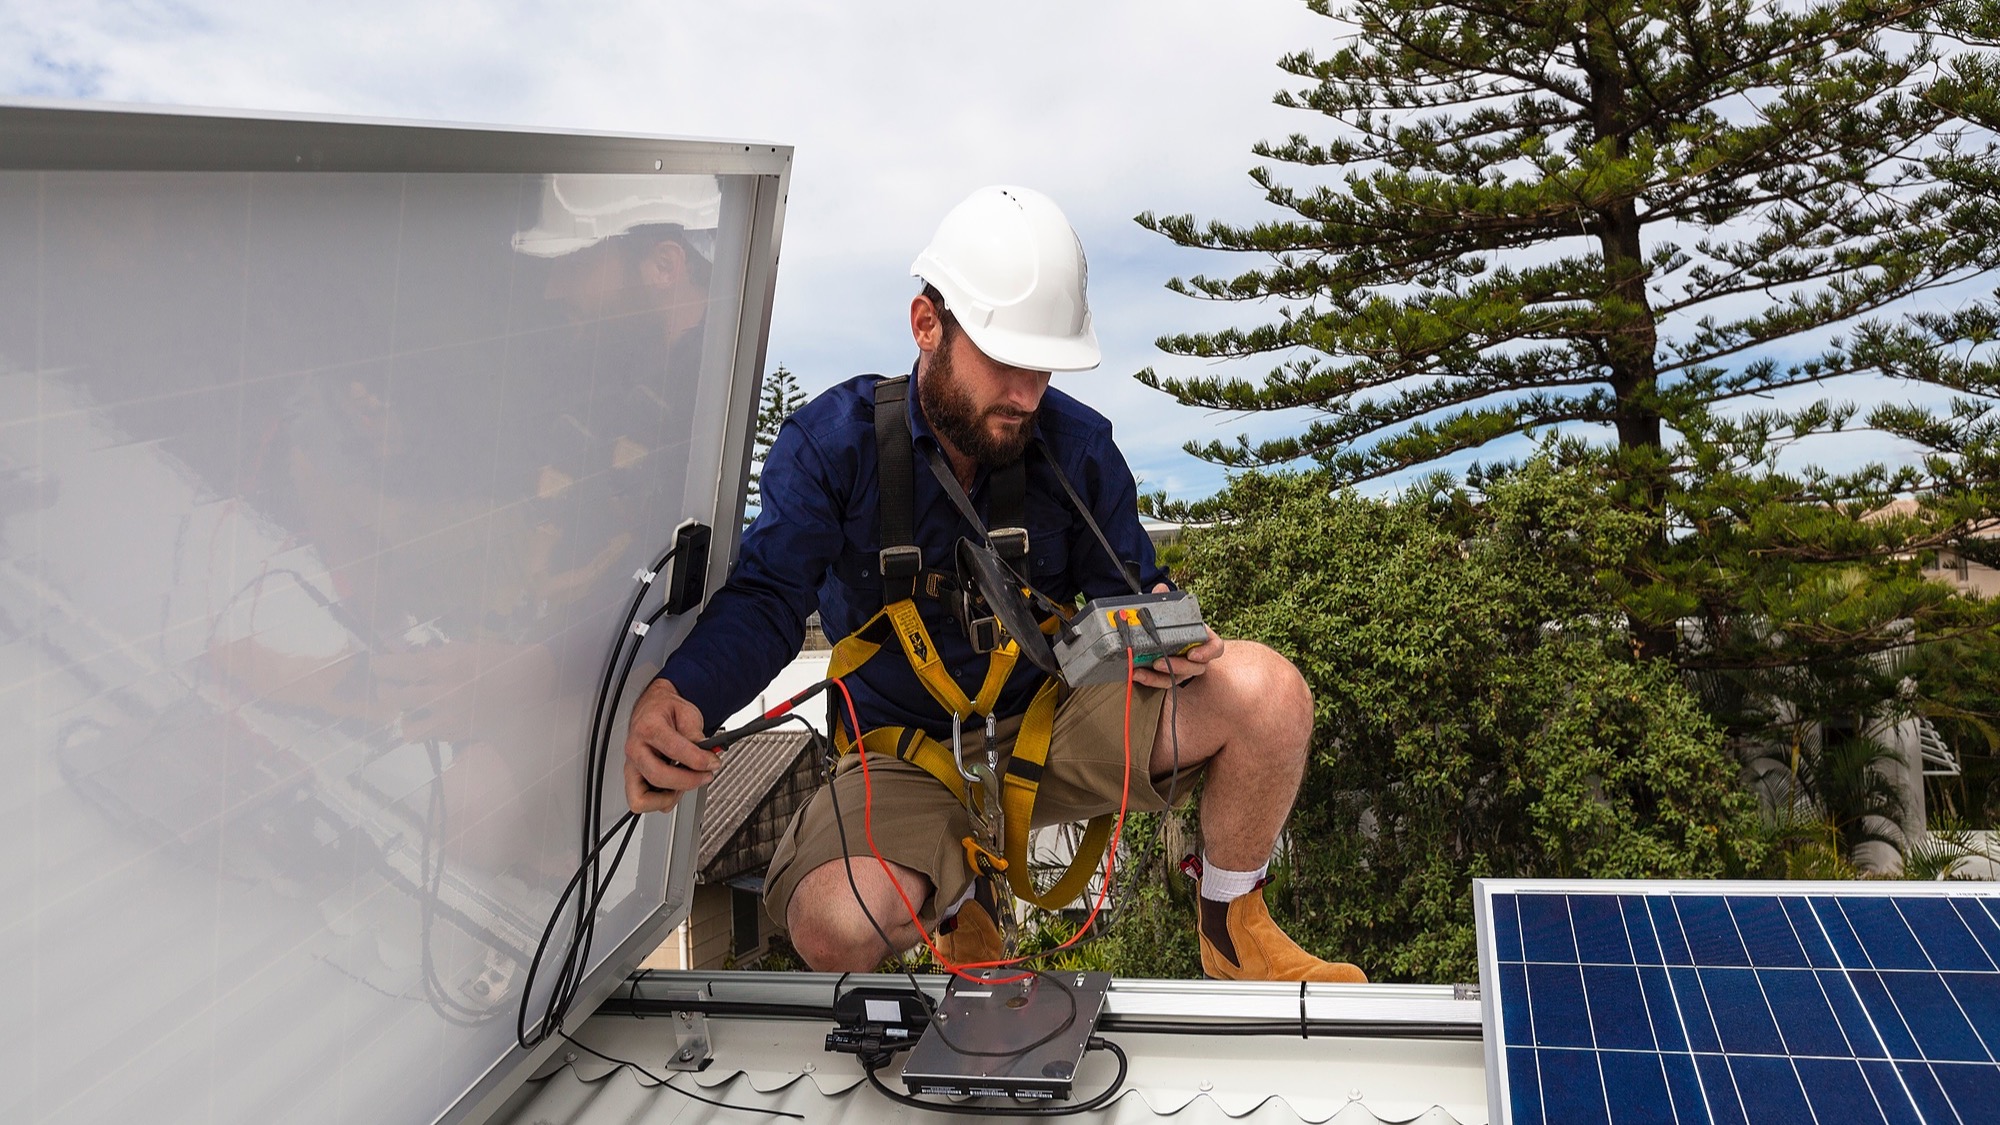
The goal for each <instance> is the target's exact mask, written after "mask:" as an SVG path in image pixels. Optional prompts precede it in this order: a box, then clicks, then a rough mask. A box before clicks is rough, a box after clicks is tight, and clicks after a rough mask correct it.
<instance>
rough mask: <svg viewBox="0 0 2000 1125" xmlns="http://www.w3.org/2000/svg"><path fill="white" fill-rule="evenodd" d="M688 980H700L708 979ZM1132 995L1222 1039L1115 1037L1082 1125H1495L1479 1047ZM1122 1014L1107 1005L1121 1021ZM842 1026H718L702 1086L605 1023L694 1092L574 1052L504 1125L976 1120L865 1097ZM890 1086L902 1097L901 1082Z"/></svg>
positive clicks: (1355, 1000) (612, 1035)
mask: <svg viewBox="0 0 2000 1125" xmlns="http://www.w3.org/2000/svg"><path fill="white" fill-rule="evenodd" d="M674 976H676V977H678V978H679V979H681V980H695V979H700V977H699V975H697V974H675V975H674ZM713 976H716V977H724V976H728V975H725V974H714V975H713ZM733 976H735V977H737V978H741V977H743V976H745V975H744V974H735V975H733ZM662 979H665V978H662ZM832 979H833V978H832V977H827V978H825V982H822V983H819V984H818V985H817V987H819V988H822V989H826V988H828V984H829V983H830V982H831V981H832ZM893 979H895V978H884V982H885V983H886V982H888V981H891V980H893ZM1118 984H1119V986H1123V988H1124V989H1125V992H1126V996H1125V1000H1124V1001H1123V1002H1122V1007H1123V1008H1124V1010H1125V1012H1126V1014H1135V1013H1136V1014H1140V1015H1145V1014H1150V1013H1153V1012H1155V1011H1158V1010H1160V1009H1162V1008H1169V1007H1177V1008H1178V1009H1179V1010H1181V1011H1184V1012H1185V1011H1191V1010H1199V1009H1204V1008H1208V1009H1213V1010H1214V1011H1215V1012H1216V1013H1217V1015H1216V1016H1214V1017H1213V1018H1216V1019H1217V1020H1218V1022H1217V1024H1216V1032H1215V1033H1212V1034H1160V1033H1152V1032H1143V1033H1142V1032H1132V1031H1116V1030H1109V1029H1107V1030H1105V1031H1103V1032H1102V1034H1103V1035H1104V1037H1105V1038H1108V1039H1111V1040H1113V1041H1115V1042H1117V1043H1118V1044H1119V1045H1120V1046H1121V1047H1123V1048H1124V1049H1125V1051H1126V1053H1127V1054H1128V1055H1129V1056H1130V1058H1131V1070H1130V1073H1129V1074H1128V1075H1127V1077H1126V1081H1125V1086H1124V1092H1123V1093H1122V1094H1120V1095H1118V1096H1117V1098H1116V1099H1115V1100H1113V1101H1112V1102H1111V1103H1110V1104H1109V1105H1106V1106H1105V1107H1103V1108H1102V1109H1099V1110H1095V1111H1092V1112H1090V1113H1086V1114H1080V1115H1078V1118H1079V1119H1082V1120H1089V1121H1094V1122H1142V1121H1151V1120H1153V1119H1154V1118H1158V1117H1172V1118H1174V1119H1175V1120H1176V1121H1186V1122H1205V1121H1218V1122H1219V1121H1252V1122H1274V1123H1290V1122H1310V1123H1312V1125H1322V1123H1326V1122H1336V1123H1338V1125H1374V1123H1377V1122H1398V1123H1400V1122H1422V1123H1424V1125H1484V1123H1485V1122H1486V1120H1487V1114H1486V1078H1485V1062H1484V1049H1483V1047H1482V1046H1481V1044H1480V1042H1479V1040H1478V1039H1476V1038H1459V1039H1431V1038H1414V1037H1412V1038H1378V1037H1364V1036H1321V1035H1315V1036H1314V1037H1313V1038H1310V1039H1301V1038H1299V1037H1298V1036H1296V1035H1238V1034H1229V1033H1227V1028H1228V1021H1227V1017H1228V1016H1229V1015H1230V1014H1232V1013H1238V1014H1240V1013H1246V1012H1247V1013H1250V1014H1253V1015H1254V1014H1257V1013H1259V1012H1261V1011H1262V1010H1263V1009H1264V1008H1266V1007H1272V1008H1275V1007H1277V1006H1279V1005H1280V1004H1284V1005H1289V1006H1290V1009H1291V1011H1293V1012H1296V1011H1297V1005H1298V1003H1299V1000H1298V993H1297V991H1296V986H1275V987H1270V986H1265V987H1263V988H1262V989H1261V991H1260V990H1259V989H1255V988H1253V989H1240V988H1238V989H1233V990H1221V989H1217V988H1215V987H1213V982H1205V981H1145V982H1132V981H1120V982H1118ZM1314 987H1315V993H1314V996H1313V997H1312V1000H1313V1004H1314V1007H1315V1015H1314V1018H1315V1019H1316V1020H1317V1019H1318V1018H1320V1014H1321V1013H1322V1012H1324V1011H1334V1010H1337V1009H1345V1010H1346V1011H1348V1012H1350V1013H1360V1014H1363V1015H1366V1014H1368V1013H1371V1012H1378V1011H1379V1012H1388V1011H1393V1010H1402V1011H1405V1012H1407V1013H1408V1014H1409V1016H1410V1017H1411V1018H1422V1017H1424V1016H1425V1015H1426V1014H1427V1013H1429V1012H1432V1011H1436V1010H1440V1009H1439V1005H1440V1004H1450V1003H1452V1002H1453V1001H1452V993H1451V989H1449V988H1443V989H1429V990H1425V989H1418V988H1412V987H1410V986H1394V985H1360V986H1340V987H1339V988H1338V989H1337V990H1327V989H1325V988H1323V987H1322V986H1314ZM1267 993H1268V995H1266V994H1267ZM1244 1001H1248V1003H1245V1002H1244ZM1457 1003H1458V1004H1459V1005H1460V1007H1461V1009H1466V1008H1469V1010H1471V1011H1473V1012H1476V1010H1477V1008H1478V1002H1477V1001H1457ZM1119 1006H1120V1005H1108V1011H1110V1010H1115V1009H1116V1008H1118V1007H1119ZM1461 1014H1462V1013H1461ZM1454 1018H1456V1017H1454ZM828 1026H829V1025H828V1024H827V1023H826V1022H824V1021H818V1020H811V1019H784V1018H773V1017H768V1016H758V1017H744V1016H731V1015H722V1016H717V1015H713V1014H711V1015H710V1016H709V1017H708V1031H709V1035H710V1039H711V1043H712V1050H713V1053H714V1062H713V1063H712V1064H711V1065H710V1066H709V1067H708V1068H707V1069H706V1070H704V1071H702V1072H700V1073H698V1074H697V1073H686V1072H677V1071H672V1070H669V1069H667V1063H668V1060H669V1059H670V1058H671V1057H672V1056H673V1054H674V1050H675V1045H676V1039H675V1032H674V1021H673V1020H671V1019H635V1018H632V1017H629V1016H613V1015H606V1014H599V1015H597V1016H594V1017H592V1018H591V1019H590V1020H588V1021H586V1022H585V1023H584V1024H583V1026H582V1027H581V1028H579V1029H578V1030H577V1031H576V1033H575V1035H576V1038H577V1039H578V1040H580V1041H581V1042H583V1043H585V1044H588V1045H589V1046H590V1047H591V1048H594V1049H596V1050H598V1051H602V1052H604V1053H605V1054H607V1055H611V1056H613V1057H617V1058H622V1059H629V1060H632V1061H634V1062H637V1063H639V1064H640V1065H642V1066H645V1067H646V1068H647V1069H649V1070H650V1071H652V1073H653V1074H655V1075H658V1076H661V1077H665V1078H668V1079H669V1080H670V1081H671V1083H672V1085H673V1086H675V1087H679V1088H680V1089H679V1090H676V1089H670V1088H669V1089H663V1088H661V1087H658V1086H656V1085H654V1084H653V1083H652V1081H651V1080H650V1079H648V1078H644V1077H642V1076H640V1075H639V1074H638V1073H637V1072H635V1071H633V1070H631V1069H630V1068H624V1067H618V1066H614V1065H613V1064H611V1063H607V1062H605V1061H603V1060H601V1059H598V1058H595V1057H593V1056H591V1055H590V1054H588V1053H586V1052H584V1051H582V1050H575V1049H571V1050H568V1051H565V1052H560V1053H559V1054H558V1055H557V1056H556V1058H555V1059H554V1060H553V1061H552V1063H551V1064H550V1065H549V1066H547V1067H545V1068H544V1070H543V1072H542V1073H540V1074H538V1075H537V1076H536V1078H535V1079H534V1080H533V1081H531V1082H529V1083H528V1084H527V1085H526V1086H524V1087H523V1088H522V1089H521V1090H520V1091H519V1092H518V1093H517V1094H516V1095H515V1097H514V1098H513V1099H512V1100H511V1101H510V1102H509V1103H508V1105H507V1106H506V1107H504V1108H503V1110H502V1111H501V1112H500V1113H499V1114H498V1115H496V1116H495V1118H494V1119H493V1120H494V1121H495V1122H496V1123H504V1125H607V1123H611V1122H617V1123H620V1125H626V1123H644V1122H667V1121H672V1122H675V1123H676V1125H697V1123H705V1122H708V1121H710V1120H714V1121H716V1122H718V1123H738V1122H744V1121H752V1120H764V1121H777V1120H781V1119H780V1118H776V1117H771V1116H768V1115H765V1114H759V1113H744V1112H742V1110H744V1109H754V1110H776V1111H781V1112H789V1113H795V1114H799V1115H802V1116H803V1117H804V1118H805V1119H806V1120H807V1121H811V1122H838V1121H848V1120H857V1121H936V1122H944V1121H954V1120H958V1121H962V1120H965V1115H964V1114H948V1113H943V1112H925V1111H921V1110H915V1109H910V1108H907V1107H904V1106H901V1105H898V1104H896V1103H894V1102H891V1101H889V1100H888V1099H886V1098H884V1097H882V1096H881V1095H880V1094H879V1093H877V1092H876V1091H875V1090H873V1089H872V1088H870V1087H869V1086H868V1085H867V1083H866V1082H865V1080H864V1076H863V1073H862V1070H861V1067H860V1065H859V1063H858V1062H857V1061H856V1060H855V1059H854V1058H853V1056H850V1055H842V1054H830V1053H828V1052H827V1051H826V1050H825V1044H824V1038H825V1034H826V1031H827V1029H828ZM1114 1069H1115V1064H1114V1063H1113V1061H1112V1060H1111V1059H1110V1058H1109V1056H1107V1055H1103V1054H1092V1055H1090V1056H1087V1057H1086V1058H1085V1061H1084V1064H1083V1066H1082V1068H1081V1069H1080V1070H1079V1071H1078V1079H1077V1088H1078V1090H1079V1092H1080V1093H1079V1097H1088V1096H1090V1094H1091V1093H1092V1092H1094V1091H1095V1090H1096V1089H1099V1088H1101V1086H1102V1084H1103V1083H1105V1082H1107V1081H1109V1080H1110V1078H1111V1076H1112V1074H1113V1072H1114ZM893 1073H894V1071H893V1068H892V1070H891V1072H890V1074H893ZM884 1078H885V1081H887V1082H888V1083H889V1084H890V1086H891V1087H892V1088H894V1089H898V1090H900V1085H898V1084H897V1083H896V1082H895V1080H894V1079H893V1078H892V1077H890V1075H888V1074H885V1075H884ZM690 1090H691V1091H694V1092H697V1093H699V1094H701V1095H702V1096H703V1097H706V1098H711V1099H714V1100H715V1101H720V1102H724V1103H727V1104H728V1106H731V1107H738V1108H724V1107H718V1106H715V1105H708V1104H704V1103H702V1102H699V1101H695V1100H694V1099H692V1098H690V1097H688V1096H686V1094H685V1093H684V1092H682V1091H690Z"/></svg>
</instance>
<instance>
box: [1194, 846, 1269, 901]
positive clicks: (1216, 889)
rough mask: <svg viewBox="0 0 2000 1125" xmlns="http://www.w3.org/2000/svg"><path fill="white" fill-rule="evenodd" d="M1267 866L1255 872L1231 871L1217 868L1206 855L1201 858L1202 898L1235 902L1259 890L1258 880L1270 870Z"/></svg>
mask: <svg viewBox="0 0 2000 1125" xmlns="http://www.w3.org/2000/svg"><path fill="white" fill-rule="evenodd" d="M1270 866H1271V865H1270V864H1268V863H1267V864H1265V865H1263V866H1262V867H1259V868H1258V869H1257V870H1255V871H1231V870H1229V869H1228V868H1226V867H1217V866H1216V865H1215V864H1214V863H1213V862H1211V861H1210V860H1209V858H1208V856H1207V854H1206V853H1204V854H1203V855H1202V857H1201V897H1203V898H1206V899H1213V900H1214V901H1216V902H1234V901H1236V900H1237V899H1239V898H1242V897H1243V896H1244V895H1247V894H1249V893H1250V892H1251V891H1254V890H1256V889H1257V880H1259V879H1262V878H1263V877H1264V872H1265V871H1267V870H1269V869H1270Z"/></svg>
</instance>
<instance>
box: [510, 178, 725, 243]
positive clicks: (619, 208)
mask: <svg viewBox="0 0 2000 1125" xmlns="http://www.w3.org/2000/svg"><path fill="white" fill-rule="evenodd" d="M721 210H722V190H721V188H719V187H718V186H717V185H716V181H715V177H714V176H678V175H676V176H631V175H608V174H607V175H594V174H593V175H586V174H581V173H557V174H555V175H552V176H549V177H547V178H545V179H544V180H543V182H542V208H541V214H540V215H539V216H538V217H537V218H536V221H535V225H534V227H532V228H531V229H529V230H524V231H521V232H520V233H518V234H516V235H515V236H514V249H516V250H518V251H520V252H521V253H523V254H533V255H534V256H536V257H538V258H555V257H560V256H561V255H564V254H573V253H575V252H576V251H578V250H582V249H584V248H585V247H587V246H595V245H596V244H597V243H599V242H602V241H604V240H605V239H607V238H610V237H612V236H613V235H620V234H624V233H625V232H626V231H629V230H631V229H633V228H634V227H642V226H651V225H654V224H672V225H674V226H677V227H680V228H681V229H682V230H683V231H685V232H687V233H688V234H690V235H693V236H694V237H692V238H690V239H689V245H690V246H691V247H692V248H693V249H694V250H695V252H696V253H699V254H701V255H702V256H703V257H705V258H710V257H712V256H713V254H714V250H713V249H712V247H713V246H714V237H715V235H714V232H715V226H716V221H717V216H718V215H719V214H720V212H721Z"/></svg>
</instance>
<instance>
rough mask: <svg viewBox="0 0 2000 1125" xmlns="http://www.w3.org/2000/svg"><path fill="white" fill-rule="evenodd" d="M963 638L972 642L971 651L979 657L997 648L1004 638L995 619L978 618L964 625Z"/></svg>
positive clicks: (1003, 632) (997, 619)
mask: <svg viewBox="0 0 2000 1125" xmlns="http://www.w3.org/2000/svg"><path fill="white" fill-rule="evenodd" d="M965 637H966V639H967V640H969V641H971V642H972V651H974V652H976V653H979V654H980V655H981V656H984V655H986V654H987V653H989V652H992V651H993V650H994V649H996V648H999V647H1000V645H1001V643H1002V642H1003V641H1004V640H1005V638H1006V632H1005V631H1004V630H1002V629H1001V628H1000V619H999V618H997V617H978V618H974V619H972V620H970V621H968V622H966V623H965Z"/></svg>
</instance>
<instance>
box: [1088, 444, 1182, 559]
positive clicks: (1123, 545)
mask: <svg viewBox="0 0 2000 1125" xmlns="http://www.w3.org/2000/svg"><path fill="white" fill-rule="evenodd" d="M1083 476H1084V479H1083V480H1082V481H1081V482H1079V486H1078V490H1079V491H1080V492H1081V493H1082V494H1083V498H1084V500H1085V501H1086V502H1087V503H1088V504H1089V505H1090V515H1091V518H1092V519H1095V520H1096V521H1097V526H1098V527H1100V528H1102V529H1104V537H1105V538H1106V539H1108V540H1110V541H1111V547H1112V549H1113V550H1115V551H1117V552H1118V558H1119V559H1120V560H1121V561H1124V562H1133V563H1137V564H1138V566H1139V589H1140V590H1142V591H1151V590H1152V588H1153V587H1154V586H1156V585H1158V584H1159V583H1161V582H1168V581H1169V580H1168V578H1167V572H1166V570H1165V569H1164V568H1162V567H1161V566H1160V565H1159V562H1158V560H1157V559H1155V557H1154V555H1153V540H1152V537H1151V536H1149V535H1147V534H1146V529H1145V528H1144V527H1142V526H1140V523H1139V484H1138V482H1137V481H1136V480H1134V479H1133V478H1132V469H1131V467H1130V466H1128V465H1127V464H1126V463H1125V455H1124V454H1122V453H1120V452H1119V451H1118V447H1117V446H1116V445H1115V444H1113V443H1112V441H1111V439H1110V436H1109V435H1108V434H1107V435H1106V436H1105V438H1104V440H1102V441H1099V442H1095V443H1093V444H1092V446H1091V447H1090V449H1089V452H1088V454H1087V455H1086V457H1085V459H1084V463H1083ZM1072 551H1073V552H1081V553H1080V554H1076V555H1073V557H1075V558H1077V559H1078V560H1079V561H1078V562H1076V563H1073V564H1072V565H1073V566H1074V568H1075V569H1074V574H1075V576H1076V584H1077V588H1078V589H1080V590H1082V591H1083V594H1084V596H1085V597H1087V598H1105V597H1115V596H1117V595H1120V594H1130V593H1131V592H1132V588H1131V587H1130V586H1127V585H1126V584H1125V579H1124V577H1123V576H1122V575H1120V574H1119V573H1118V570H1117V569H1116V568H1115V567H1114V566H1113V565H1112V563H1111V560H1110V559H1107V558H1105V557H1104V548H1103V547H1100V546H1099V545H1098V543H1097V537H1096V536H1095V535H1092V534H1091V533H1090V529H1089V528H1088V527H1085V528H1083V529H1082V536H1081V538H1079V540H1078V541H1077V544H1076V546H1075V547H1074V548H1072Z"/></svg>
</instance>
